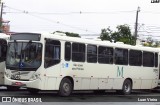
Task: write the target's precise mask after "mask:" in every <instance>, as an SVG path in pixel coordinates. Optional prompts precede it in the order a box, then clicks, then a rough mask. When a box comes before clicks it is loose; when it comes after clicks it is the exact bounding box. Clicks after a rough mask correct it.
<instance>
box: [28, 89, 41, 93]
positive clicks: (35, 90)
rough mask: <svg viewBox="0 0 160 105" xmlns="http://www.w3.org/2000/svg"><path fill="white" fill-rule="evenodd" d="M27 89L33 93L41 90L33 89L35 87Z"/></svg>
mask: <svg viewBox="0 0 160 105" xmlns="http://www.w3.org/2000/svg"><path fill="white" fill-rule="evenodd" d="M27 90H28V91H29V93H31V94H37V93H38V92H39V90H38V89H33V88H27Z"/></svg>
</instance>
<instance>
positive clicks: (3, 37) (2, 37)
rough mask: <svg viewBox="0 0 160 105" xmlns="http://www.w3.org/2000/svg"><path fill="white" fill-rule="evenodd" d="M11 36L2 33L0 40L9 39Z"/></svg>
mask: <svg viewBox="0 0 160 105" xmlns="http://www.w3.org/2000/svg"><path fill="white" fill-rule="evenodd" d="M9 37H10V35H7V34H4V33H0V39H9Z"/></svg>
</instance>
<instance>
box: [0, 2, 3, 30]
mask: <svg viewBox="0 0 160 105" xmlns="http://www.w3.org/2000/svg"><path fill="white" fill-rule="evenodd" d="M0 4H1V13H0V31H1V32H2V24H3V19H2V15H3V2H2V3H1V0H0Z"/></svg>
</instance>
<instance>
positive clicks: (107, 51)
mask: <svg viewBox="0 0 160 105" xmlns="http://www.w3.org/2000/svg"><path fill="white" fill-rule="evenodd" d="M98 62H99V63H104V64H113V48H111V47H103V46H99V47H98Z"/></svg>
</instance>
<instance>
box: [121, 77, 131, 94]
mask: <svg viewBox="0 0 160 105" xmlns="http://www.w3.org/2000/svg"><path fill="white" fill-rule="evenodd" d="M131 91H132V83H131V81H130V80H129V79H126V80H125V81H124V83H123V87H122V94H124V95H129V94H130V93H131Z"/></svg>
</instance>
